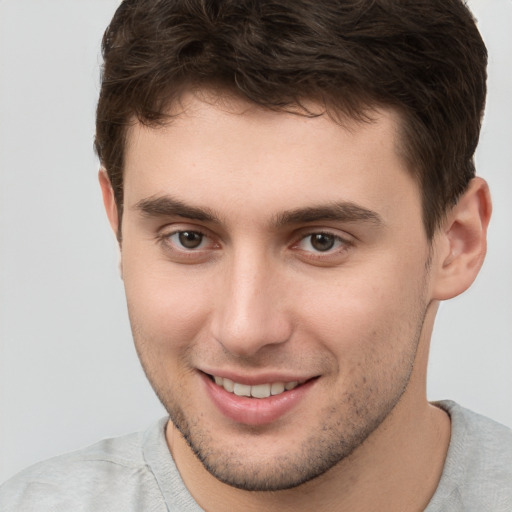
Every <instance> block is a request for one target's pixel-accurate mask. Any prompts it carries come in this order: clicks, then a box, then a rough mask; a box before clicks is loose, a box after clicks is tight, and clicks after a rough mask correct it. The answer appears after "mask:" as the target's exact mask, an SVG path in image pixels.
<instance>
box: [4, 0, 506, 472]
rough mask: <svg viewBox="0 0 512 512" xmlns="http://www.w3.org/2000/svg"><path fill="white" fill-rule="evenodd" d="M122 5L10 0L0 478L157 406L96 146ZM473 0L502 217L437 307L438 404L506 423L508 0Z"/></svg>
mask: <svg viewBox="0 0 512 512" xmlns="http://www.w3.org/2000/svg"><path fill="white" fill-rule="evenodd" d="M118 3H119V2H118V1H117V0H116V1H114V0H3V1H1V0H0V481H2V480H4V479H5V478H7V477H8V476H10V475H12V474H13V473H14V472H16V471H18V470H20V469H22V468H23V467H25V466H26V465H28V464H31V463H33V462H35V461H37V460H40V459H43V458H47V457H50V456H52V455H55V454H58V453H61V452H65V451H69V450H72V449H75V448H79V447H82V446H84V445H87V444H90V443H92V442H94V441H96V440H98V439H99V438H102V437H107V436H113V435H118V434H122V433H125V432H129V431H133V430H140V429H143V428H145V427H146V426H147V425H148V424H149V423H150V422H151V421H152V420H153V419H154V418H156V417H159V416H161V415H163V409H162V407H161V406H160V405H159V403H158V401H157V399H156V398H155V397H154V396H153V393H152V391H151V389H150V388H149V385H148V384H147V383H146V380H145V377H144V375H143V372H142V370H141V369H140V367H139V363H138V360H137V358H136V354H135V351H134V349H133V347H132V341H131V335H130V331H129V327H128V321H127V315H126V312H125V303H124V296H123V290H122V282H121V280H120V278H119V275H118V270H117V262H118V255H117V249H116V245H115V241H114V238H113V236H112V235H111V233H110V231H109V228H108V226H107V222H106V219H105V218H104V215H103V211H102V205H101V200H100V192H99V188H98V185H97V179H96V173H97V167H98V163H97V160H96V158H95V156H94V153H93V151H92V142H93V133H94V109H95V102H96V98H97V93H98V81H99V79H98V66H99V62H100V56H99V44H100V39H101V35H102V33H103V30H104V28H105V27H106V25H107V24H108V21H109V20H110V18H111V16H112V14H113V12H114V9H115V8H116V6H117V5H118ZM469 3H470V5H471V6H472V8H473V10H474V12H475V13H476V15H477V17H478V18H479V26H480V30H481V32H482V33H483V35H484V39H486V42H487V45H488V48H489V53H490V69H489V72H490V78H489V101H488V109H487V114H486V117H485V122H484V127H483V134H482V140H481V144H480V148H479V151H478V155H477V164H478V171H479V174H480V175H482V176H483V177H485V178H486V179H487V180H488V181H489V183H490V185H491V190H492V193H493V196H494V218H493V222H492V227H491V229H490V233H489V253H488V258H487V262H486V264H485V266H484V269H483V270H482V273H481V275H480V277H479V278H478V280H477V282H476V284H475V285H474V286H473V287H472V289H471V290H470V291H469V292H468V293H466V294H465V295H464V296H462V297H460V298H457V299H455V300H453V301H450V302H449V303H446V304H443V306H442V308H441V311H440V315H439V318H438V322H437V326H436V332H435V335H434V341H433V347H432V357H431V363H430V377H429V397H430V398H431V399H439V398H452V399H455V400H457V401H459V402H460V403H462V404H464V405H466V406H468V407H470V408H472V409H475V410H476V411H479V412H481V413H483V414H486V415H488V416H491V417H492V418H495V419H497V420H499V421H501V422H503V423H505V424H507V425H509V426H512V399H511V392H512V206H511V204H510V197H511V194H512V136H511V133H512V130H511V129H510V123H511V121H512V66H511V65H510V59H511V57H512V31H511V27H512V3H511V1H510V0H487V1H486V0H473V1H471V2H469Z"/></svg>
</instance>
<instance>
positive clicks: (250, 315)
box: [0, 0, 512, 511]
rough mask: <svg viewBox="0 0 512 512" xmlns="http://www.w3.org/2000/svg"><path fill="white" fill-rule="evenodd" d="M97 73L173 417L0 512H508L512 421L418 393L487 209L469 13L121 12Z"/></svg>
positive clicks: (264, 4) (113, 211)
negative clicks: (444, 307)
mask: <svg viewBox="0 0 512 512" xmlns="http://www.w3.org/2000/svg"><path fill="white" fill-rule="evenodd" d="M104 58H105V67H104V74H103V81H102V90H101V93H100V100H99V104H98V113H97V136H96V147H97V151H98V154H99V156H100V160H101V163H102V170H101V171H100V175H99V179H100V184H101V189H102V193H103V197H104V202H105V207H106V212H107V215H108V218H109V221H110V223H111V226H112V229H113V230H114V232H115V233H116V234H117V237H118V240H119V244H120V248H121V255H122V276H123V280H124V284H125V288H126V294H127V301H128V309H129V313H130V320H131V325H132V331H133V335H134V340H135V345H136V348H137V351H138V354H139V357H140V359H141V362H142V365H143V367H144V369H145V371H146V374H147V376H148V379H149V380H150V382H151V384H152V385H153V387H154V389H155V391H156V393H157V394H158V396H159V398H160V400H161V402H162V403H163V404H164V406H165V407H166V409H167V411H168V412H169V416H170V421H169V419H168V418H165V419H163V420H162V421H160V422H158V423H157V424H155V425H154V426H152V427H151V428H150V429H148V431H147V432H145V433H144V434H135V435H131V436H127V437H124V438H119V439H115V440H109V441H104V442H101V443H99V444H97V445H94V446H93V447H91V448H88V449H86V450H84V451H81V452H77V453H75V454H71V455H68V456H64V457H61V458H58V459H54V460H52V461H49V462H46V463H43V464H40V465H37V466H35V467H34V468H32V469H29V470H27V472H24V473H22V474H20V475H19V476H18V477H16V478H15V479H13V480H11V481H10V482H8V483H6V484H5V485H4V486H3V488H2V489H0V509H1V510H95V511H96V510H123V511H126V510H155V511H156V510H180V511H192V510H207V511H219V510H265V511H267V510H270V511H272V510H292V509H293V510H311V509H312V508H313V507H314V508H315V509H317V510H365V511H369V510H390V511H391V510H393V511H395V510H411V511H412V510H428V511H436V510H443V511H444V510H464V511H468V510H475V511H476V510H479V511H480V510H493V511H505V510H510V508H511V507H512V463H511V462H512V434H511V433H510V431H508V430H507V429H506V428H504V427H501V426H499V425H497V424H495V423H493V422H492V421H490V420H487V419H485V418H482V417H480V416H478V415H476V414H474V413H471V412H469V411H467V410H465V409H463V408H462V407H460V406H458V405H457V404H454V403H453V402H442V403H438V404H429V403H428V402H427V400H426V396H425V381H426V365H427V356H428V348H429V342H430V337H431V333H432V328H433V323H434V317H435V314H436V310H437V307H438V304H439V302H440V301H442V300H446V299H449V298H451V297H454V296H456V295H458V294H460V293H462V292H463V291H464V290H465V289H467V288H468V287H469V286H470V285H471V283H472V282H473V280H474V279H475V277H476V275H477V273H478V271H479V269H480V266H481V264H482V262H483V258H484V255H485V248H486V240H485V235H486V229H487V225H488V222H489V218H490V213H491V203H490V198H489V192H488V188H487V185H486V183H485V181H484V180H482V179H481V178H478V177H475V169H474V165H473V154H474V150H475V147H476V144H477V140H478V134H479V128H480V120H481V115H482V111H483V105H484V100H485V66H486V51H485V46H484V45H483V42H482V41H481V38H480V36H479V33H478V31H477V29H476V27H475V24H474V21H473V19H472V17H471V15H470V13H469V12H468V11H467V9H466V8H465V7H464V5H463V4H462V3H461V2H460V1H459V0H449V1H447V0H443V1H441V0H429V1H417V2H411V3H407V2H390V1H384V0H381V1H359V2H339V1H333V0H329V1H327V0H326V1H322V2H312V1H307V0H294V1H293V2H292V1H290V0H272V1H270V0H268V1H266V0H261V1H258V2H255V1H249V0H238V1H236V2H235V1H227V0H225V1H217V2H206V1H200V0H188V1H185V0H181V1H180V0H173V1H168V0H160V1H157V0H126V1H124V2H123V3H122V4H121V5H120V7H119V9H118V11H117V13H116V15H115V16H114V19H113V21H112V23H111V25H110V27H109V28H108V29H107V32H106V34H105V38H104Z"/></svg>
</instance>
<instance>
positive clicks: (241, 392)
mask: <svg viewBox="0 0 512 512" xmlns="http://www.w3.org/2000/svg"><path fill="white" fill-rule="evenodd" d="M213 379H214V380H215V384H217V386H220V387H222V388H224V389H225V390H226V391H228V392H229V393H234V394H235V395H237V396H248V397H253V398H268V397H269V396H274V395H280V394H281V393H284V391H290V390H292V389H295V388H296V387H297V386H298V385H299V382H298V381H292V382H273V383H272V384H270V383H269V384H257V385H255V386H249V385H248V384H240V383H238V382H233V381H232V380H230V379H224V378H222V377H217V376H214V377H213Z"/></svg>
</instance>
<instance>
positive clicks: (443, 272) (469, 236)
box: [433, 178, 492, 300]
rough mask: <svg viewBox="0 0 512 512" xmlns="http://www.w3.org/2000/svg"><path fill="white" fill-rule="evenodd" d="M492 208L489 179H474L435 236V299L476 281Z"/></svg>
mask: <svg viewBox="0 0 512 512" xmlns="http://www.w3.org/2000/svg"><path fill="white" fill-rule="evenodd" d="M491 211H492V206H491V197H490V193H489V187H488V185H487V183H486V181H485V180H483V179H482V178H473V179H472V180H471V182H470V184H469V187H468V189H467V190H466V192H465V193H464V194H463V195H462V196H461V198H460V199H459V201H458V202H457V204H456V205H455V206H454V207H453V208H452V210H451V211H449V212H448V215H447V217H446V220H445V222H444V223H443V226H442V228H441V229H440V231H439V233H438V235H436V242H435V245H436V249H437V255H436V256H437V257H436V260H437V261H436V267H437V268H436V276H435V281H434V283H433V286H434V288H433V298H434V299H436V300H447V299H451V298H453V297H456V296H457V295H459V294H461V293H462V292H464V291H465V290H467V289H468V288H469V287H470V286H471V284H472V283H473V281H474V280H475V278H476V276H477V274H478V272H479V270H480V268H481V267H482V264H483V261H484V258H485V253H486V249H487V226H488V225H489V220H490V217H491Z"/></svg>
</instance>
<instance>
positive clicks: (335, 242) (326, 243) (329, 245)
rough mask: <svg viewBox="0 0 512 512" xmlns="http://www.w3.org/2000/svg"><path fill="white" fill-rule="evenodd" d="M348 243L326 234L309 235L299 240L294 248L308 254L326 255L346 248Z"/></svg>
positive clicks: (338, 237)
mask: <svg viewBox="0 0 512 512" xmlns="http://www.w3.org/2000/svg"><path fill="white" fill-rule="evenodd" d="M349 245H350V242H348V241H347V240H344V239H343V238H341V237H340V236H338V235H335V234H333V233H326V232H317V233H309V234H308V235H307V236H305V237H304V238H302V239H301V240H299V242H298V243H297V244H296V246H295V247H296V248H297V249H299V250H301V251H304V252H308V253H316V254H319V253H328V254H332V253H335V252H339V251H340V250H343V249H345V248H347V247H348V246H349Z"/></svg>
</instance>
